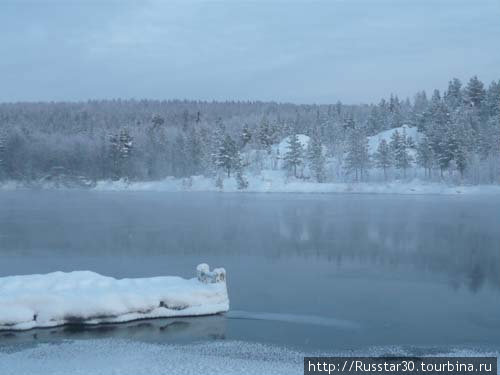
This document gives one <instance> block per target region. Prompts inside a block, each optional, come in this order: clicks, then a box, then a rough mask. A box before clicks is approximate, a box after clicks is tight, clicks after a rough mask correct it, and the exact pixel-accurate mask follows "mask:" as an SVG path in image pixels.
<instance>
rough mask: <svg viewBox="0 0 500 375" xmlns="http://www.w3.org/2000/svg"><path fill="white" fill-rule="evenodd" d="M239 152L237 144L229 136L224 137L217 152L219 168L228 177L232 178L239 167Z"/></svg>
mask: <svg viewBox="0 0 500 375" xmlns="http://www.w3.org/2000/svg"><path fill="white" fill-rule="evenodd" d="M238 161H239V152H238V147H237V146H236V142H235V141H234V140H233V139H232V138H231V136H229V135H227V134H226V136H225V137H224V140H223V142H222V143H221V145H220V147H219V150H218V152H217V167H219V168H222V169H223V170H224V171H225V172H226V173H227V177H231V171H232V170H233V169H235V168H236V167H237V164H238Z"/></svg>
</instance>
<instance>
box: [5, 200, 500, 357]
mask: <svg viewBox="0 0 500 375" xmlns="http://www.w3.org/2000/svg"><path fill="white" fill-rule="evenodd" d="M0 206H1V207H2V210H0V276H5V275H11V274H30V273H45V272H51V271H56V270H63V271H70V270H76V269H89V270H92V271H96V272H99V273H101V274H105V275H110V276H114V277H120V278H122V277H148V276H155V275H180V276H183V277H193V276H194V268H195V266H196V264H198V263H201V262H207V263H209V264H210V265H211V266H223V267H225V268H226V269H227V271H228V288H229V295H230V300H231V311H230V312H229V313H228V314H226V315H224V316H218V317H213V319H212V320H210V319H209V320H204V321H202V322H199V321H196V320H192V319H191V320H190V319H185V320H182V321H181V322H177V323H179V324H174V325H169V323H172V322H169V321H168V320H159V321H154V322H152V323H150V322H142V323H131V324H129V325H118V326H112V327H111V328H110V327H108V328H105V329H102V330H101V329H94V330H78V329H77V330H76V331H75V330H74V329H73V330H71V328H58V329H54V330H50V332H51V333H50V334H48V333H47V331H44V330H41V331H40V330H38V332H36V339H34V336H33V332H31V333H19V334H11V335H10V336H9V335H7V336H5V335H4V336H2V338H0V342H1V343H2V344H4V345H5V344H8V343H13V342H19V340H20V341H22V342H26V341H32V340H35V342H36V340H38V341H39V342H40V341H42V342H43V341H51V340H58V339H61V338H77V339H79V338H82V339H88V338H96V337H113V338H116V337H119V338H121V337H127V338H128V339H131V340H137V341H155V342H160V343H168V342H178V341H186V340H187V341H199V340H201V341H205V340H209V341H213V340H216V341H217V340H243V341H254V342H262V343H269V344H280V345H286V346H291V347H295V348H298V349H300V350H306V349H307V350H312V349H317V350H329V351H332V350H340V349H343V348H344V349H345V348H366V347H370V346H373V345H377V346H380V345H403V346H404V345H410V346H429V345H430V346H433V347H436V346H437V347H440V346H441V347H447V348H449V347H453V346H463V345H473V346H474V345H477V346H486V347H490V348H498V347H499V346H500V338H499V335H498V333H497V328H498V327H500V316H499V315H498V311H500V269H499V264H500V250H499V248H498V244H499V243H500V231H499V230H498V223H499V222H500V201H498V199H496V198H495V196H491V197H490V196H485V195H483V196H468V197H465V196H451V197H443V196H430V195H427V196H391V195H309V194H268V195H265V194H260V195H259V194H234V195H233V194H228V193H226V194H217V193H213V194H210V193H178V194H177V193H139V192H135V193H132V192H121V193H116V192H113V193H99V192H82V191H65V192H50V191H39V192H29V191H17V192H5V193H3V194H2V195H1V196H0ZM233 311H234V312H233ZM174 323H175V322H174ZM202 323H203V324H202ZM162 327H163V328H162ZM165 327H168V328H165ZM132 330H133V332H134V333H133V334H130V332H132Z"/></svg>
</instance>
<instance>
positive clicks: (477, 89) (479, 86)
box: [465, 76, 486, 108]
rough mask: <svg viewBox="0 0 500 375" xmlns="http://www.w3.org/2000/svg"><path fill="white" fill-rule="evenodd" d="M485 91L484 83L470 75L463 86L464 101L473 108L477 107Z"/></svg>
mask: <svg viewBox="0 0 500 375" xmlns="http://www.w3.org/2000/svg"><path fill="white" fill-rule="evenodd" d="M485 95H486V91H485V90H484V84H483V83H482V82H481V81H480V80H479V79H478V78H477V76H474V77H472V78H471V79H470V80H469V82H468V83H467V87H465V100H466V102H467V103H468V104H469V105H470V106H472V107H475V108H479V107H480V106H481V104H482V102H483V100H484V98H485Z"/></svg>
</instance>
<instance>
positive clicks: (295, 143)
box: [283, 134, 304, 177]
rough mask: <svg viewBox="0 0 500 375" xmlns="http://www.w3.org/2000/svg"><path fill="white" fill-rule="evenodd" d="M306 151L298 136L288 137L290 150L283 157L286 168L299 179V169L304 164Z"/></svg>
mask: <svg viewBox="0 0 500 375" xmlns="http://www.w3.org/2000/svg"><path fill="white" fill-rule="evenodd" d="M303 153H304V150H303V148H302V145H301V143H300V141H299V137H298V136H297V134H293V135H291V136H290V137H288V150H287V152H286V153H285V155H284V156H283V160H284V162H285V163H284V165H285V168H286V169H287V170H289V171H293V175H294V176H295V177H297V167H298V166H299V165H301V164H302V156H303Z"/></svg>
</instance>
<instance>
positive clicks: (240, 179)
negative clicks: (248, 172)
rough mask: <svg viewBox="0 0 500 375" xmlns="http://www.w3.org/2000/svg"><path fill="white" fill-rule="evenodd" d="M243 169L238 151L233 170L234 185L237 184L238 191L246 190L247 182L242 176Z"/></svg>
mask: <svg viewBox="0 0 500 375" xmlns="http://www.w3.org/2000/svg"><path fill="white" fill-rule="evenodd" d="M243 169H244V164H243V160H242V158H241V155H240V153H239V151H237V154H236V163H235V170H236V183H237V184H238V190H245V189H246V188H248V180H247V179H246V177H245V176H244V174H243Z"/></svg>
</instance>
